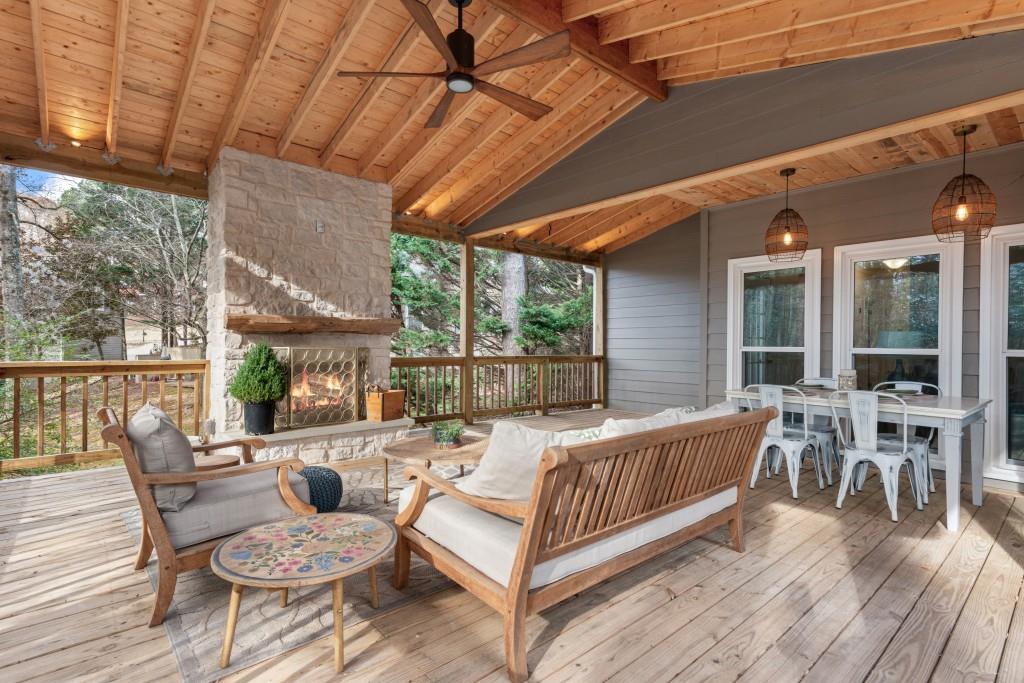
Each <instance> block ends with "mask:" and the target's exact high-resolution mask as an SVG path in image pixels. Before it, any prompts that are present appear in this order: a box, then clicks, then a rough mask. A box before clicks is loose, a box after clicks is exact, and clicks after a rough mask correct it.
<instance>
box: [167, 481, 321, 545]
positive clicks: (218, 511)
mask: <svg viewBox="0 0 1024 683" xmlns="http://www.w3.org/2000/svg"><path fill="white" fill-rule="evenodd" d="M288 483H289V484H291V487H292V490H293V491H294V492H295V495H297V496H298V497H299V498H300V499H302V501H303V502H306V503H308V502H309V484H307V483H306V480H305V479H303V478H302V476H301V475H298V474H296V473H294V472H289V473H288ZM162 516H163V519H164V525H165V526H166V527H167V532H168V534H170V537H171V545H173V546H174V547H175V548H184V547H185V546H189V545H194V544H196V543H202V542H203V541H209V540H210V539H213V538H219V537H221V536H227V535H228V534H234V533H237V532H239V531H243V530H245V529H248V528H249V527H254V526H259V525H260V524H267V523H269V522H276V521H277V520H279V519H285V518H287V517H294V516H295V512H294V511H292V509H291V508H290V507H288V506H287V505H286V504H285V502H284V499H282V498H281V493H280V491H278V489H277V470H276V469H275V470H265V471H263V472H254V473H252V474H243V475H241V476H237V477H227V478H224V479H214V480H212V481H201V482H199V483H198V484H196V494H195V496H193V498H192V500H190V501H189V502H188V504H187V505H186V506H185V507H183V508H182V509H181V510H180V511H178V512H165V513H163V515H162Z"/></svg>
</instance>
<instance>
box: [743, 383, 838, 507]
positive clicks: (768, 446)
mask: <svg viewBox="0 0 1024 683" xmlns="http://www.w3.org/2000/svg"><path fill="white" fill-rule="evenodd" d="M744 391H747V392H751V391H757V394H758V397H759V398H760V399H761V407H762V408H767V407H769V406H771V407H773V408H775V409H776V410H777V411H778V412H779V414H778V416H777V417H776V418H775V419H773V420H772V421H771V422H769V423H768V428H767V429H766V430H765V436H764V438H763V439H762V440H761V448H760V449H759V450H758V452H757V459H756V460H755V461H754V470H753V472H752V473H751V475H750V488H754V484H755V483H756V482H757V473H758V471H759V470H760V469H761V462H762V460H764V461H765V466H766V476H767V477H770V476H771V472H772V468H773V466H774V469H775V471H776V472H778V471H779V467H780V466H781V465H782V462H781V460H776V462H774V463H773V462H772V461H771V457H770V456H768V454H769V453H772V452H776V453H780V454H781V456H782V457H783V458H785V460H786V471H787V473H788V474H789V487H790V489H791V490H792V492H793V497H794V498H796V497H797V484H798V483H799V480H800V468H801V466H802V465H803V459H804V457H806V455H807V454H808V453H810V456H811V462H812V463H813V464H814V474H815V476H817V478H818V488H819V489H823V488H825V482H824V480H823V479H822V466H821V456H820V453H819V450H818V442H817V440H816V439H815V438H814V436H813V435H812V434H811V433H810V430H808V428H807V424H806V423H805V424H803V425H798V426H797V427H795V428H790V429H787V428H786V426H785V423H784V421H783V417H782V415H783V398H784V396H785V394H786V393H787V392H788V393H793V394H797V395H799V396H800V399H801V400H802V401H803V403H804V414H806V413H807V395H806V394H805V393H804V392H802V391H800V390H799V389H797V388H796V387H785V386H780V385H777V384H751V385H750V386H748V387H746V388H745V389H744ZM747 407H748V408H750V409H751V410H753V404H752V403H751V401H750V400H749V399H748V400H747ZM766 456H768V457H766Z"/></svg>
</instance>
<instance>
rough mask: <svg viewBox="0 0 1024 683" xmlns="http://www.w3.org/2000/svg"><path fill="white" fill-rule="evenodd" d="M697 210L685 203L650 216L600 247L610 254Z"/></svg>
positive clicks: (673, 223)
mask: <svg viewBox="0 0 1024 683" xmlns="http://www.w3.org/2000/svg"><path fill="white" fill-rule="evenodd" d="M699 211H700V209H697V208H696V207H693V206H688V205H685V204H683V205H681V206H678V207H677V208H676V209H674V210H672V211H669V212H667V213H665V214H662V215H660V216H658V217H656V218H652V219H651V220H649V221H647V222H646V223H645V224H644V225H640V226H637V227H635V228H634V229H633V230H632V231H631V232H629V233H628V234H625V235H623V236H622V237H620V238H618V239H616V240H614V241H611V242H607V243H605V244H604V246H603V247H602V248H601V251H602V252H603V253H605V254H610V253H612V252H615V251H618V250H619V249H622V248H623V247H628V246H629V245H631V244H633V243H634V242H639V241H640V240H642V239H643V238H645V237H648V236H650V235H653V234H654V233H656V232H658V231H659V230H664V229H665V228H667V227H669V226H671V225H675V224H676V223H678V222H679V221H681V220H683V219H684V218H689V217H690V216H692V215H694V214H695V213H698V212H699Z"/></svg>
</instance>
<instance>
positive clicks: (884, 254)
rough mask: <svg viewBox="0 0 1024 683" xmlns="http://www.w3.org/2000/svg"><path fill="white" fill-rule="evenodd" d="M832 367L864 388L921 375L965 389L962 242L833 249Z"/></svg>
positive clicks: (926, 240) (951, 390) (953, 389)
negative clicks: (852, 373) (853, 373)
mask: <svg viewBox="0 0 1024 683" xmlns="http://www.w3.org/2000/svg"><path fill="white" fill-rule="evenodd" d="M835 268H836V276H835V282H834V288H835V299H834V301H835V315H834V317H833V331H834V340H835V344H834V348H833V366H834V367H833V370H834V371H838V370H842V369H844V368H854V369H855V370H857V383H858V386H859V387H860V388H861V389H871V388H872V387H874V386H875V385H876V384H878V383H879V382H886V381H893V380H916V381H920V382H928V383H929V384H937V385H938V386H939V387H941V388H942V390H943V392H944V393H946V394H951V395H958V394H959V393H960V366H961V358H960V348H961V329H962V316H963V313H962V310H963V290H962V284H961V283H962V281H963V246H962V245H959V244H943V243H941V242H938V241H937V240H936V239H935V238H934V237H931V236H927V237H915V238H911V239H901V240H890V241H887V242H874V243H871V244H857V245H851V246H843V247H836V250H835Z"/></svg>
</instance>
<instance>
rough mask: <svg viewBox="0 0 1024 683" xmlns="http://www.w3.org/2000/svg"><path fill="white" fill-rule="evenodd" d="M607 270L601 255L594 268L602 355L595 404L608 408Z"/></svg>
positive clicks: (598, 342)
mask: <svg viewBox="0 0 1024 683" xmlns="http://www.w3.org/2000/svg"><path fill="white" fill-rule="evenodd" d="M604 275H605V272H604V257H603V256H602V257H601V264H600V265H598V266H597V267H595V268H594V315H593V318H594V355H595V356H600V360H598V361H597V398H598V399H599V401H598V402H597V403H596V404H594V407H596V408H607V407H608V397H607V395H606V379H607V377H606V375H607V371H608V369H607V367H605V338H606V334H607V329H608V328H607V325H606V319H605V300H604V299H605V297H604V294H605V277H604Z"/></svg>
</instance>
